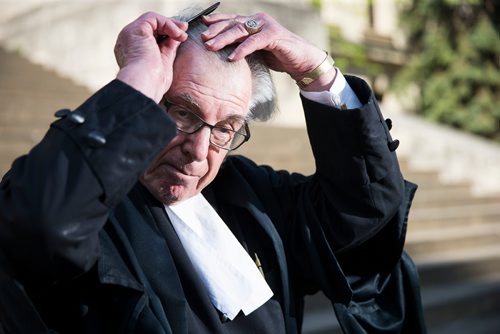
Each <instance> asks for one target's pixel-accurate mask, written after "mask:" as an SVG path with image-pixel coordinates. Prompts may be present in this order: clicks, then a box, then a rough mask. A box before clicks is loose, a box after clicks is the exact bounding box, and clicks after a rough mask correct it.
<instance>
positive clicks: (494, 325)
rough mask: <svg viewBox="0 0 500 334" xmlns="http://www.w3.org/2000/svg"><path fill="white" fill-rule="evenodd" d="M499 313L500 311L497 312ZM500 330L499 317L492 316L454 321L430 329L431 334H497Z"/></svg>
mask: <svg viewBox="0 0 500 334" xmlns="http://www.w3.org/2000/svg"><path fill="white" fill-rule="evenodd" d="M498 313H500V310H499V311H498ZM499 329H500V316H499V315H498V314H493V315H489V316H485V315H480V316H477V317H465V318H461V319H454V320H451V321H449V322H448V323H446V324H444V325H442V326H439V327H437V328H433V329H432V334H457V333H473V334H498V333H499Z"/></svg>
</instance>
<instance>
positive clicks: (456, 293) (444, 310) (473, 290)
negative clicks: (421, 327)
mask: <svg viewBox="0 0 500 334" xmlns="http://www.w3.org/2000/svg"><path fill="white" fill-rule="evenodd" d="M422 300H423V304H424V316H425V321H426V323H427V326H428V328H429V329H431V328H432V329H434V328H443V327H445V326H448V325H450V324H453V323H458V322H462V321H463V320H464V319H474V318H475V319H483V318H490V317H497V319H498V316H499V315H500V277H497V279H495V280H491V281H474V282H468V283H458V284H445V285H442V286H437V287H434V288H426V289H424V290H423V292H422ZM497 329H498V328H497ZM431 333H435V332H434V330H432V331H431ZM457 333H474V334H476V333H478V332H476V331H472V332H467V331H465V330H464V329H460V330H459V331H458V332H457ZM496 333H498V332H496Z"/></svg>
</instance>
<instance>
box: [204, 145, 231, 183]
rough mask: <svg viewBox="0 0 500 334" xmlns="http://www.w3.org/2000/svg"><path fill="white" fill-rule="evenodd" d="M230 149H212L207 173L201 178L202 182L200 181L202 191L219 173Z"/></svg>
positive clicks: (208, 158) (208, 159)
mask: <svg viewBox="0 0 500 334" xmlns="http://www.w3.org/2000/svg"><path fill="white" fill-rule="evenodd" d="M227 153H228V151H225V150H222V149H213V150H212V149H211V150H210V152H209V154H208V157H207V163H208V172H207V173H206V174H205V176H203V177H202V178H201V179H200V182H198V187H197V188H198V189H199V190H200V191H201V190H202V189H203V188H205V187H206V186H207V185H209V184H210V182H212V181H213V180H214V179H215V177H216V176H217V173H218V172H219V169H220V166H221V165H222V163H223V162H224V159H225V158H226V155H227Z"/></svg>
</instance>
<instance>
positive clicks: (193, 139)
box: [182, 126, 210, 161]
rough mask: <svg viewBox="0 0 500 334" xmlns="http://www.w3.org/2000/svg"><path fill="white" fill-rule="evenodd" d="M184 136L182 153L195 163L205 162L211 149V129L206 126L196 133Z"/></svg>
mask: <svg viewBox="0 0 500 334" xmlns="http://www.w3.org/2000/svg"><path fill="white" fill-rule="evenodd" d="M184 136H185V139H184V142H183V143H182V151H183V152H184V153H185V154H188V155H189V156H190V157H191V159H192V160H193V161H203V160H205V159H206V157H207V155H208V150H209V147H210V129H209V128H208V127H206V126H204V127H202V128H201V129H199V130H198V131H196V132H195V133H191V134H184Z"/></svg>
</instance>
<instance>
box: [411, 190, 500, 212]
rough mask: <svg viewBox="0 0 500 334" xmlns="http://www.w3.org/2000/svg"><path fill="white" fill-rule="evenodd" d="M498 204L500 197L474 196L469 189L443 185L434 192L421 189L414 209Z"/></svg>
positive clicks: (418, 191)
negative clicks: (457, 188)
mask: <svg viewBox="0 0 500 334" xmlns="http://www.w3.org/2000/svg"><path fill="white" fill-rule="evenodd" d="M483 203H497V204H498V205H500V197H499V196H474V195H472V194H471V192H470V190H469V187H465V188H464V189H462V190H456V189H455V188H449V186H446V185H443V186H442V188H440V189H439V188H436V189H434V190H433V191H426V189H425V188H420V187H419V189H418V190H417V193H416V195H415V197H414V199H413V203H412V208H416V207H422V206H425V207H430V208H432V207H440V206H450V205H458V206H462V205H467V204H483Z"/></svg>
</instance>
